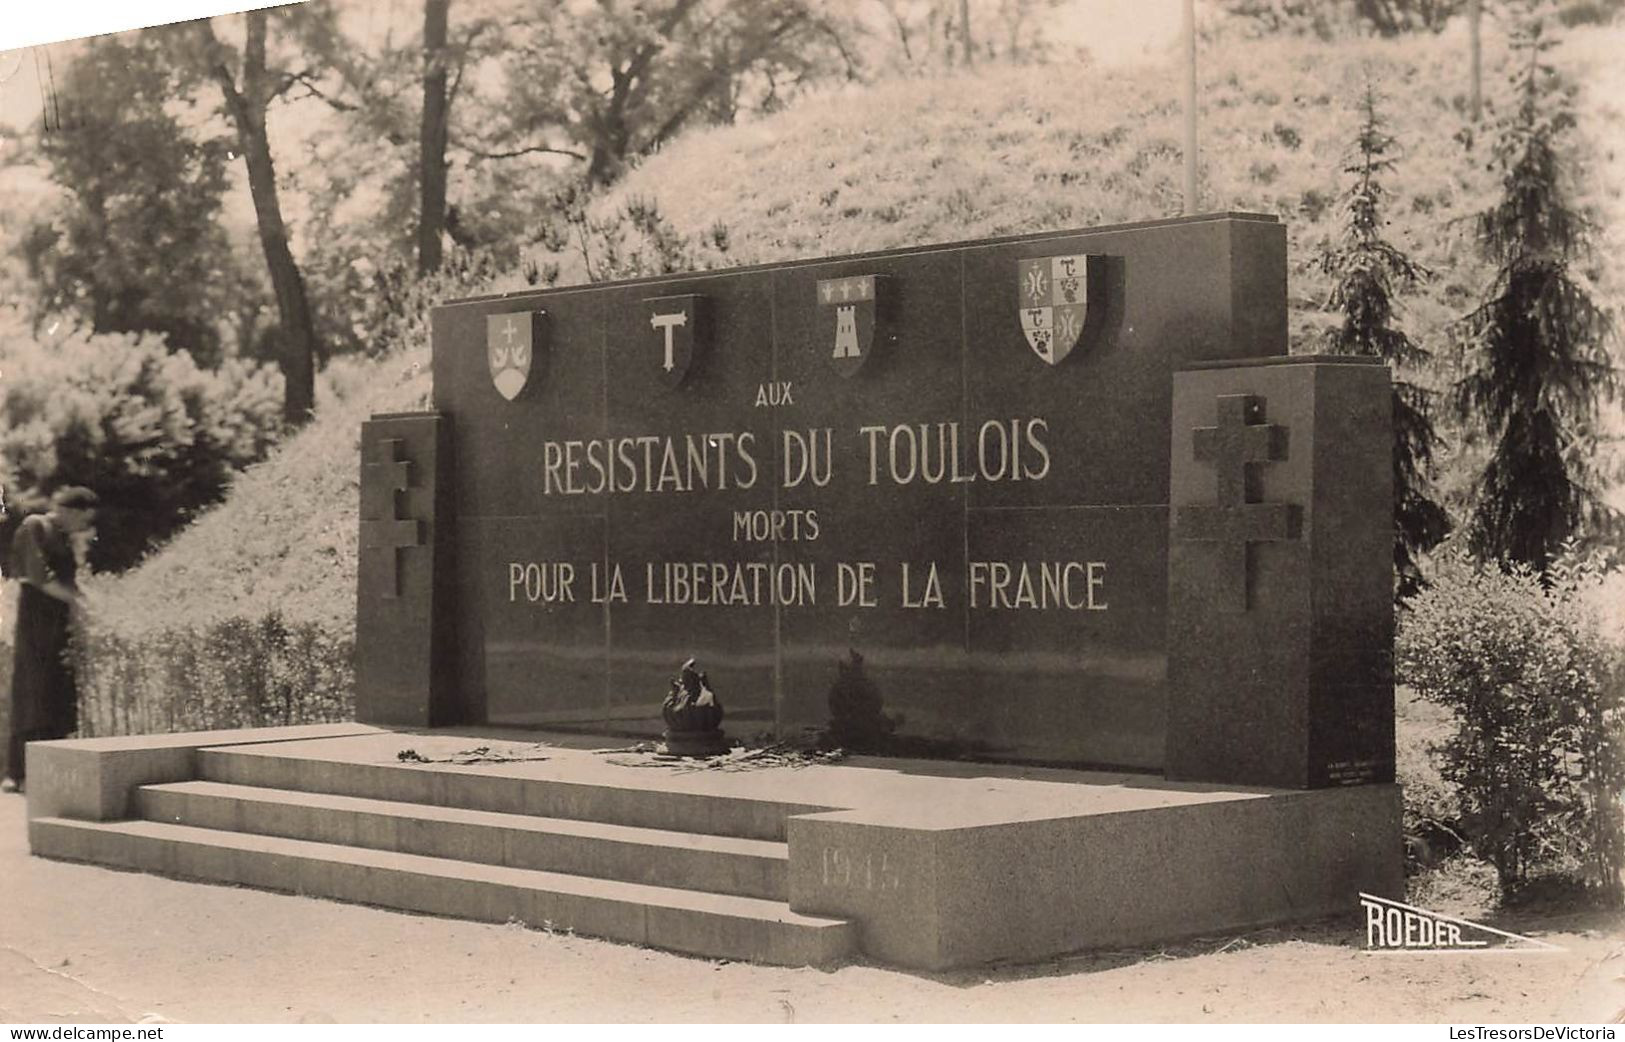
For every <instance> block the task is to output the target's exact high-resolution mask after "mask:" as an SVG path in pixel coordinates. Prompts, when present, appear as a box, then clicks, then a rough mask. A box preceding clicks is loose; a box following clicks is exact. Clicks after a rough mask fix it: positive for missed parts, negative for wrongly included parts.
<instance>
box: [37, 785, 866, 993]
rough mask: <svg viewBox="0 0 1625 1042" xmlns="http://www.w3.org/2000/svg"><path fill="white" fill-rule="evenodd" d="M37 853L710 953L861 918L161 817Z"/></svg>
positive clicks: (796, 941)
mask: <svg viewBox="0 0 1625 1042" xmlns="http://www.w3.org/2000/svg"><path fill="white" fill-rule="evenodd" d="M28 831H29V843H30V845H31V846H32V848H33V851H34V853H35V854H39V855H42V856H44V857H54V858H62V859H65V860H72V861H88V862H93V863H96V864H102V865H110V866H114V867H118V868H128V869H134V870H137V871H142V872H153V873H157V874H160V875H167V876H175V877H179V878H182V879H197V880H205V881H208V882H215V883H231V884H237V885H241V886H251V887H258V888H260V889H265V890H278V891H282V892H285V893H296V894H305V895H311V896H317V897H328V898H333V899H335V900H339V901H349V902H356V903H360V904H370V905H381V906H383V907H386V908H396V909H402V910H405V911H411V912H424V913H428V914H431V915H444V916H453V917H456V918H460V919H477V920H482V921H486V922H498V923H500V922H507V921H509V920H517V921H521V922H523V923H525V924H526V925H529V926H532V927H540V928H544V929H550V930H568V931H573V932H575V933H578V934H582V935H585V936H590V937H603V938H607V939H609V940H615V941H624V942H630V943H633V944H643V945H648V946H650V947H653V948H665V949H669V950H672V951H678V952H685V953H688V954H693V955H702V956H706V957H710V958H726V959H739V960H749V961H754V962H765V963H773V964H777V965H784V966H827V965H832V964H835V963H838V962H840V961H842V960H844V959H846V958H847V957H849V956H850V955H851V953H852V952H854V951H855V950H856V939H857V935H856V928H855V927H854V926H853V924H851V923H849V922H846V921H845V920H840V919H827V918H820V917H815V916H807V915H799V914H797V913H795V912H792V911H791V910H790V908H789V906H788V905H787V904H784V903H782V902H777V901H764V900H761V899H759V898H752V897H739V896H736V895H729V894H710V893H703V892H700V891H695V890H680V889H676V888H673V887H660V886H647V885H644V884H641V883H626V882H619V881H615V880H607V879H592V878H587V877H584V876H577V875H568V874H564V873H559V872H542V871H537V870H534V869H525V868H513V867H510V866H507V865H487V864H479V863H477V862H472V861H460V860H455V859H450V858H436V857H424V856H423V855H421V854H403V853H399V852H397V851H390V850H371V849H366V848H362V847H348V846H342V845H338V844H332V843H317V842H312V841H310V840H300V839H286V838H283V837H280V836H262V835H254V834H251V833H243V832H223V831H219V830H216V829H205V828H196V827H193V826H189V825H172V824H165V823H163V822H154V821H111V822H92V821H74V820H70V819H67V818H51V817H41V818H35V819H33V820H31V821H30V822H29V823H28Z"/></svg>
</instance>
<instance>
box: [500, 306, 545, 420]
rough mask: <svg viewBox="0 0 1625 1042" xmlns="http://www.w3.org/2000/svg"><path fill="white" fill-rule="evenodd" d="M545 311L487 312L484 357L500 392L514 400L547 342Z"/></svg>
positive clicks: (526, 382)
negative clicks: (496, 313)
mask: <svg viewBox="0 0 1625 1042" xmlns="http://www.w3.org/2000/svg"><path fill="white" fill-rule="evenodd" d="M546 314H547V312H545V311H510V312H506V313H504V314H500V315H487V316H485V360H486V363H487V364H488V365H489V366H490V368H491V383H492V384H494V385H495V386H496V389H497V393H498V394H500V395H502V397H504V398H506V399H508V401H510V402H511V401H513V400H514V399H515V398H517V397H519V395H520V394H521V393H522V392H523V391H524V390H525V385H526V384H528V383H529V382H530V374H531V371H532V370H533V369H535V368H539V367H538V366H536V356H537V354H538V353H539V352H541V351H543V350H544V349H545V348H546V346H547V343H546V338H545V333H544V329H545V327H544V326H543V325H542V319H543V318H544V317H545V316H546Z"/></svg>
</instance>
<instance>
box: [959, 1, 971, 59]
mask: <svg viewBox="0 0 1625 1042" xmlns="http://www.w3.org/2000/svg"><path fill="white" fill-rule="evenodd" d="M959 40H960V43H962V44H964V48H965V64H966V65H969V64H970V63H971V60H972V59H971V39H970V0H959Z"/></svg>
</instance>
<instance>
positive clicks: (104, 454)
mask: <svg viewBox="0 0 1625 1042" xmlns="http://www.w3.org/2000/svg"><path fill="white" fill-rule="evenodd" d="M0 361H3V363H4V367H5V375H6V379H5V382H4V385H3V388H0V483H3V484H4V486H5V489H6V494H7V498H8V505H9V506H10V507H11V508H12V511H13V515H14V516H13V517H12V519H11V521H10V524H9V526H7V527H0V540H3V541H5V542H6V543H9V539H10V534H11V531H12V527H11V526H15V524H16V522H17V520H18V519H20V516H21V515H22V514H24V513H26V512H31V511H35V510H40V509H43V508H44V507H45V506H46V504H47V502H48V498H49V495H50V493H51V491H52V490H54V489H55V488H56V487H58V486H60V485H66V484H77V485H88V486H90V487H91V488H93V489H95V490H96V491H97V493H98V494H99V495H100V496H101V498H102V508H101V511H100V517H99V519H98V524H97V528H98V530H99V533H98V537H97V541H96V544H95V546H94V548H93V549H92V551H91V557H90V560H91V564H92V566H93V567H94V568H95V569H96V570H98V571H116V570H119V569H123V568H127V567H129V566H130V565H131V564H133V563H135V561H136V560H138V559H139V558H140V557H141V555H142V554H143V553H144V552H145V551H146V550H147V548H148V547H150V546H151V545H152V544H153V543H154V542H155V541H157V540H159V539H162V538H164V537H165V536H168V535H170V534H171V533H173V532H174V531H175V530H176V529H178V528H180V527H181V526H182V525H184V524H185V523H186V522H187V521H188V520H189V519H190V518H191V517H192V516H193V515H194V514H195V513H196V512H197V511H198V510H199V509H200V508H202V507H205V506H207V505H209V504H212V503H215V502H217V501H219V500H220V499H221V498H222V497H223V495H224V494H225V490H226V486H227V485H228V483H229V481H230V479H231V475H232V474H233V472H234V471H236V470H238V469H240V468H242V467H243V466H246V465H247V464H249V463H251V462H253V461H254V460H257V459H259V458H261V457H263V456H264V455H265V452H266V450H267V448H269V446H270V445H271V443H272V442H273V441H274V440H275V439H276V437H277V435H278V434H279V432H280V429H281V419H280V400H281V393H282V392H281V388H280V386H279V385H280V381H281V377H280V376H277V375H275V374H274V373H272V372H271V371H270V370H268V369H264V368H259V367H250V366H247V365H244V364H242V363H240V362H235V361H233V362H228V363H226V364H225V365H224V366H222V367H221V368H220V369H219V370H216V371H208V370H202V369H199V368H198V367H197V365H196V363H194V362H193V361H192V359H191V357H190V356H189V355H186V354H170V353H169V352H168V351H166V350H165V348H164V345H163V341H162V340H160V339H158V338H157V337H153V336H149V335H134V334H127V333H113V334H87V333H83V332H80V331H72V332H69V333H68V334H66V335H64V336H62V337H60V338H57V339H54V340H48V339H45V338H35V337H31V336H24V335H17V334H13V335H10V336H0Z"/></svg>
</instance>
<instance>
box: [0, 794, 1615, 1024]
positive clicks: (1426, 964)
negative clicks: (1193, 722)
mask: <svg viewBox="0 0 1625 1042" xmlns="http://www.w3.org/2000/svg"><path fill="white" fill-rule="evenodd" d="M0 894H3V895H4V897H3V903H0V904H3V912H0V1021H10V1022H17V1021H24V1022H28V1021H77V1022H90V1021H120V1020H122V1021H131V1020H139V1019H141V1018H143V1017H158V1018H164V1019H167V1020H173V1021H191V1022H234V1021H235V1022H286V1021H314V1022H322V1021H346V1022H349V1021H389V1022H408V1023H410V1022H423V1021H427V1022H464V1021H475V1022H479V1021H485V1022H530V1021H589V1022H591V1021H621V1022H626V1021H630V1022H665V1021H747V1022H765V1023H779V1022H787V1021H803V1022H812V1021H863V1022H886V1021H905V1022H920V1021H978V1020H992V1021H1069V1020H1080V1021H1142V1020H1144V1021H1205V1020H1213V1021H1224V1020H1263V1021H1282V1020H1285V1021H1396V1020H1397V1021H1410V1020H1425V1021H1426V1020H1442V1019H1449V1020H1453V1021H1456V1022H1458V1023H1460V1022H1473V1021H1506V1020H1517V1021H1550V1020H1569V1021H1576V1020H1580V1021H1595V1020H1608V1019H1614V1018H1616V1017H1619V1016H1622V1015H1625V937H1622V934H1621V930H1620V922H1619V920H1617V919H1616V920H1614V921H1612V923H1606V922H1602V921H1592V922H1589V923H1586V922H1580V921H1578V920H1571V921H1564V922H1556V921H1548V922H1547V923H1544V924H1530V923H1524V924H1521V926H1522V928H1524V929H1526V930H1538V931H1539V932H1541V934H1542V936H1543V937H1544V938H1545V939H1547V940H1550V941H1553V942H1554V943H1557V944H1559V945H1562V946H1563V947H1564V948H1565V949H1566V950H1565V951H1563V952H1560V953H1554V954H1541V953H1502V954H1493V955H1454V954H1439V955H1374V954H1367V953H1365V952H1362V951H1360V950H1358V948H1356V947H1355V946H1354V945H1355V942H1356V938H1355V934H1354V926H1355V924H1354V923H1353V921H1352V920H1351V921H1350V922H1348V923H1343V924H1318V925H1315V926H1313V927H1309V928H1306V929H1299V930H1294V931H1290V932H1287V931H1266V932H1263V933H1259V934H1253V935H1249V936H1247V937H1245V938H1241V939H1235V938H1216V939H1209V940H1204V941H1200V942H1194V943H1192V944H1190V945H1187V946H1183V947H1181V948H1179V949H1177V950H1170V951H1169V952H1166V953H1158V952H1119V953H1094V954H1087V955H1079V956H1074V957H1071V958H1067V959H1063V960H1058V961H1056V962H1053V963H1048V964H1043V965H1039V966H1021V967H995V968H991V969H988V970H984V971H982V972H970V973H956V974H945V975H931V976H924V975H918V974H909V973H903V972H899V971H895V970H888V969H881V968H878V967H873V966H847V967H843V968H841V969H839V970H836V971H834V972H821V971H818V970H809V969H794V970H789V969H777V968H771V967H761V966H749V965H741V964H734V963H715V962H707V961H704V960H699V959H689V958H684V957H681V956H676V955H669V954H666V953H664V952H655V951H648V950H644V949H639V948H634V947H628V946H624V945H615V944H608V943H604V942H600V941H593V940H588V939H585V938H578V937H565V936H554V935H549V934H545V933H541V932H539V931H535V930H527V929H524V928H522V927H518V926H495V925H485V924H479V923H466V922H459V921H455V920H447V919H435V918H429V917H424V916H415V915H407V914H402V913H397V912H390V911H383V910H379V909H374V908H363V907H358V906H354V905H343V904H336V903H333V902H329V901H321V900H314V899H309V898H298V897H288V896H284V895H280V894H269V893H262V892H259V891H254V890H241V889H236V888H232V887H220V886H209V885H203V884H195V883H183V882H177V881H175V880H169V879H159V878H155V877H152V876H145V875H138V874H134V873H128V872H115V871H111V870H108V869H103V868H96V867H92V866H88V865H74V864H63V863H59V862H51V861H43V860H40V859H38V858H33V857H29V856H28V855H27V843H26V839H25V830H24V815H23V801H22V799H20V798H19V797H16V796H5V797H0ZM1513 928H1514V929H1516V928H1519V926H1518V925H1514V926H1513Z"/></svg>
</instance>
